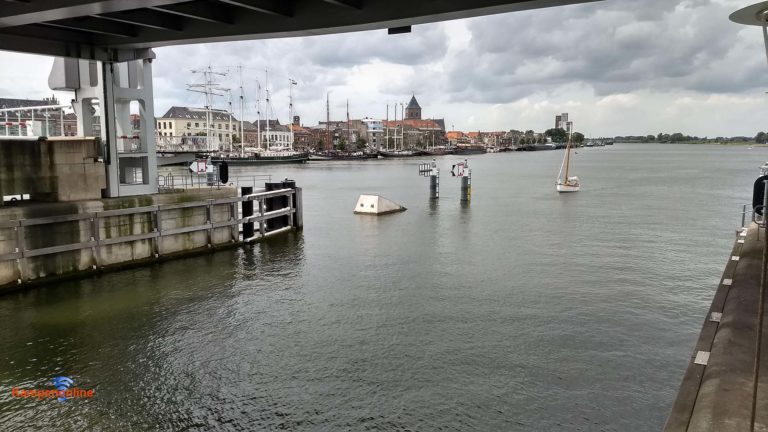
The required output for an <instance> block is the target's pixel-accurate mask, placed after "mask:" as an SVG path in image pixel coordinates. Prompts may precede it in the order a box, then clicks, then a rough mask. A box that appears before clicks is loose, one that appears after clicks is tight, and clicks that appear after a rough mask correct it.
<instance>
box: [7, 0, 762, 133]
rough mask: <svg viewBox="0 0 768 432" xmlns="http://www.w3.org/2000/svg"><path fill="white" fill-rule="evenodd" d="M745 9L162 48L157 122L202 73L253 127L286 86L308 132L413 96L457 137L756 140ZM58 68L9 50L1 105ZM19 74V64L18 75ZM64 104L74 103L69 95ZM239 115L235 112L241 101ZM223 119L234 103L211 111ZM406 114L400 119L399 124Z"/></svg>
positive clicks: (666, 4)
mask: <svg viewBox="0 0 768 432" xmlns="http://www.w3.org/2000/svg"><path fill="white" fill-rule="evenodd" d="M750 3H752V1H749V0H679V1H675V0H606V1H604V2H601V3H593V4H587V5H576V6H567V7H561V8H553V9H545V10H535V11H527V12H518V13H511V14H504V15H495V16H489V17H481V18H473V19H467V20H458V21H449V22H444V23H436V24H426V25H419V26H414V27H413V32H412V33H410V34H403V35H393V36H389V35H387V34H386V31H385V30H379V31H371V32H363V33H348V34H338V35H330V36H315V37H307V38H293V39H274V40H264V41H251V42H232V43H217V44H203V45H189V46H179V47H169V48H161V49H157V50H156V51H157V60H156V61H155V63H154V64H153V65H154V74H155V75H154V76H155V79H154V85H155V110H156V115H157V116H160V115H162V114H163V113H164V112H165V111H166V110H167V109H168V107H170V106H172V105H185V106H202V105H204V103H203V96H202V95H200V94H196V93H192V92H189V91H187V90H186V84H187V83H199V82H202V76H201V75H199V74H193V73H192V72H191V71H192V70H193V69H200V68H205V67H207V66H211V67H212V68H213V69H215V70H218V71H222V72H228V73H229V75H228V76H227V77H226V78H222V79H221V81H220V83H221V85H222V86H223V87H230V88H232V89H233V90H234V94H235V96H236V97H237V96H238V95H239V76H240V74H239V73H238V67H237V66H238V65H242V80H243V86H244V89H245V100H246V115H245V117H246V119H249V120H253V119H255V117H256V110H255V103H256V82H257V81H260V82H261V85H262V86H264V85H265V80H266V79H265V78H266V77H265V73H264V69H265V68H267V69H269V87H270V89H271V93H272V105H273V111H274V113H275V115H276V116H277V117H278V118H279V119H280V120H281V121H285V120H287V118H288V79H289V78H293V79H295V80H296V81H297V82H298V86H296V87H295V101H294V105H295V109H296V111H297V113H298V114H300V115H301V117H302V123H304V124H306V125H313V124H316V123H317V122H318V121H319V120H321V119H325V98H326V92H330V100H331V116H332V117H333V118H337V119H341V118H343V117H345V115H346V114H345V104H346V100H347V99H349V107H350V115H351V116H352V117H353V118H360V117H365V116H369V117H379V118H383V117H384V116H385V115H386V106H387V104H389V105H390V118H391V117H392V116H393V108H392V106H393V104H395V103H401V102H402V103H407V102H408V100H409V99H410V96H411V94H412V93H415V94H416V97H417V99H418V100H419V102H420V104H421V106H422V108H423V114H424V116H425V117H434V118H445V120H446V125H447V127H448V128H451V127H452V125H453V128H455V129H460V130H465V131H475V130H509V129H513V128H514V129H535V130H537V131H543V130H545V129H547V128H550V127H552V126H553V123H554V116H555V114H557V113H559V112H569V113H571V117H572V119H573V120H574V121H575V124H576V129H577V130H580V131H582V132H584V133H585V134H587V135H590V136H614V135H619V134H621V135H625V134H633V135H639V134H651V133H652V134H656V133H659V132H670V133H671V132H677V131H680V132H683V133H686V134H691V135H701V136H711V137H714V136H730V135H750V136H751V135H754V134H755V133H756V132H757V131H758V130H766V129H768V122H766V113H767V111H768V95H766V94H765V91H766V90H768V64H767V63H766V59H765V55H764V48H763V42H762V34H761V31H760V29H759V28H756V27H742V26H739V25H736V24H733V23H731V22H730V21H729V20H728V15H729V14H730V13H731V12H733V11H734V10H736V9H738V8H741V7H744V6H747V5H748V4H750ZM51 62H52V60H51V59H50V58H45V57H37V56H29V55H22V54H14V53H7V52H0V64H2V65H3V66H2V67H1V68H0V96H5V97H28V98H39V97H42V96H44V95H47V94H50V93H51V92H50V91H49V90H47V75H48V72H49V70H50V64H51ZM10 65H13V67H11V66H10ZM62 96H63V98H64V99H69V98H71V96H69V95H66V94H64V95H62ZM235 104H236V105H237V102H235ZM216 105H217V107H221V108H226V106H227V98H226V97H221V98H218V100H217V101H216ZM398 116H399V114H398Z"/></svg>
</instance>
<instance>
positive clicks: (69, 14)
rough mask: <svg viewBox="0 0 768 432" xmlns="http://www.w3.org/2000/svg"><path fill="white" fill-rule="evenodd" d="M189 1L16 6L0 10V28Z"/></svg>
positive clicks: (47, 0)
mask: <svg viewBox="0 0 768 432" xmlns="http://www.w3.org/2000/svg"><path fill="white" fill-rule="evenodd" d="M183 1H185V0H104V1H94V0H67V1H65V2H62V1H60V0H35V1H33V2H26V3H22V2H14V3H10V4H4V5H3V7H2V8H0V27H15V26H20V25H26V24H35V23H41V22H46V21H56V20H62V19H68V18H77V17H82V16H88V15H98V14H102V13H109V12H119V11H124V10H133V9H139V8H145V7H150V6H164V5H170V4H174V3H181V2H183Z"/></svg>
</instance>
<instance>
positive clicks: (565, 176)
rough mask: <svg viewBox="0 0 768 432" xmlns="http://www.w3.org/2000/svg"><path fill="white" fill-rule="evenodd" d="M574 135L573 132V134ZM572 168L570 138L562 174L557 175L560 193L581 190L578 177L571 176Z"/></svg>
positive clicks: (561, 168)
mask: <svg viewBox="0 0 768 432" xmlns="http://www.w3.org/2000/svg"><path fill="white" fill-rule="evenodd" d="M571 134H573V132H571ZM570 166H571V138H570V136H569V138H568V144H566V146H565V155H563V163H562V164H561V165H560V172H559V173H558V174H557V191H558V192H560V193H566V192H578V191H579V190H580V189H581V181H579V178H578V177H576V176H570V175H569V174H570Z"/></svg>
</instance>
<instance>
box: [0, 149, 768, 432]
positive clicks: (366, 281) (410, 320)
mask: <svg viewBox="0 0 768 432" xmlns="http://www.w3.org/2000/svg"><path fill="white" fill-rule="evenodd" d="M561 158H562V152H560V151H549V152H532V153H502V154H488V155H479V156H471V157H469V161H470V164H471V166H472V168H473V197H472V203H471V205H469V206H464V205H461V204H460V202H459V189H460V182H459V180H458V179H456V178H451V176H450V174H449V172H448V171H449V167H450V165H451V163H455V162H456V161H457V160H459V158H458V157H442V158H439V159H438V163H439V165H440V167H441V168H442V171H443V175H442V178H441V198H440V200H439V202H438V203H431V202H430V201H429V200H428V194H429V182H428V180H427V179H425V178H422V177H418V176H417V173H416V171H417V166H416V164H417V163H418V161H416V160H407V159H405V160H378V161H376V160H374V161H366V162H319V163H309V164H306V165H302V166H270V167H261V168H258V169H256V170H253V169H251V170H239V171H237V172H235V173H233V174H248V173H258V174H272V175H273V176H274V178H283V177H290V178H293V179H295V180H297V183H298V185H299V186H302V187H303V188H304V208H305V212H304V220H305V229H304V231H303V232H302V233H297V234H290V235H287V236H283V237H282V238H275V239H271V240H269V241H267V242H265V243H262V244H258V245H255V246H253V247H245V248H241V249H235V250H229V251H224V252H220V253H216V254H213V255H206V256H200V257H195V258H188V259H181V260H176V261H172V262H168V263H165V264H162V265H156V266H151V267H145V268H140V269H134V270H126V271H121V272H115V273H109V274H105V275H103V276H100V277H94V278H90V279H85V280H79V281H72V282H65V283H59V284H56V285H53V286H48V287H44V288H37V289H33V290H29V291H26V292H22V293H17V294H12V295H6V296H3V297H0V317H2V322H3V325H2V326H1V327H0V347H2V351H1V352H0V428H2V429H3V430H17V429H19V430H21V429H27V428H29V429H32V428H34V429H37V430H42V429H48V428H53V427H58V428H63V429H66V430H75V429H81V430H115V431H127V430H140V431H143V430H214V429H215V430H278V429H288V430H355V431H356V430H438V429H439V430H487V431H492V430H521V431H522V430H532V431H543V430H574V431H578V430H583V431H587V430H590V431H591V430H599V431H603V430H605V431H654V430H659V429H660V428H661V427H662V426H663V424H664V421H665V419H666V416H667V414H668V411H669V409H670V407H671V403H672V401H673V399H674V397H675V394H676V391H677V388H678V386H679V384H680V381H681V379H682V375H683V372H684V370H685V368H686V366H687V362H688V359H689V357H690V355H691V353H692V350H693V347H694V343H695V340H696V338H697V335H698V331H699V328H700V325H701V322H702V321H703V319H704V316H705V314H706V311H707V309H708V307H709V304H710V302H711V299H712V295H713V293H714V290H715V288H716V286H717V283H718V281H719V278H720V274H721V272H722V270H723V268H724V266H725V263H726V260H727V258H728V255H729V252H730V248H731V246H732V242H733V240H734V229H735V228H736V225H737V224H739V222H740V205H741V204H743V203H746V202H747V201H748V200H749V199H750V194H751V183H752V181H753V180H754V178H756V176H757V173H758V166H759V165H761V164H762V162H763V161H765V160H766V159H768V149H765V148H755V149H747V148H745V147H720V146H686V145H625V144H617V145H615V146H612V147H602V148H589V149H579V150H578V154H577V155H575V156H574V170H575V173H576V174H577V175H579V176H580V177H581V178H582V181H583V187H582V190H581V192H579V193H577V194H572V195H563V196H558V194H557V193H556V192H555V185H554V179H555V176H556V174H557V171H558V169H559V166H560V161H561ZM361 193H377V194H381V195H384V196H386V197H389V198H391V199H393V200H395V201H397V202H399V203H402V204H403V205H405V206H406V207H407V208H408V210H407V211H406V212H404V213H399V214H394V215H388V216H383V217H379V218H376V217H371V216H356V215H353V214H352V210H353V208H354V205H355V201H356V199H357V196H358V195H359V194H361ZM56 375H66V376H69V377H70V378H72V379H73V380H74V382H75V386H77V387H79V388H85V389H89V388H90V389H94V390H95V395H94V397H93V398H92V399H87V400H86V399H70V400H67V401H65V402H63V403H59V402H57V401H55V400H42V401H37V400H30V399H19V398H12V397H11V388H12V387H22V388H51V387H50V384H49V382H50V379H51V377H53V376H56Z"/></svg>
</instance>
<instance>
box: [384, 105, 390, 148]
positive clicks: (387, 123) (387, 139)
mask: <svg viewBox="0 0 768 432" xmlns="http://www.w3.org/2000/svg"><path fill="white" fill-rule="evenodd" d="M385 125H386V129H387V137H386V138H385V139H386V141H387V151H389V104H387V120H386V122H385Z"/></svg>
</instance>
